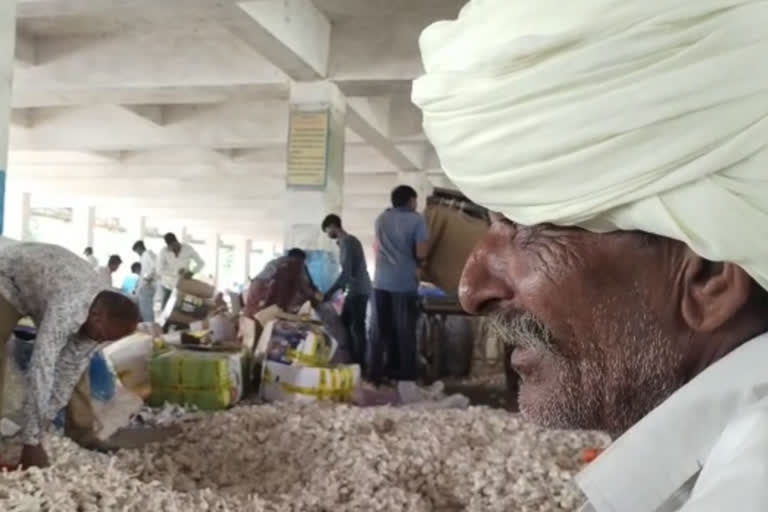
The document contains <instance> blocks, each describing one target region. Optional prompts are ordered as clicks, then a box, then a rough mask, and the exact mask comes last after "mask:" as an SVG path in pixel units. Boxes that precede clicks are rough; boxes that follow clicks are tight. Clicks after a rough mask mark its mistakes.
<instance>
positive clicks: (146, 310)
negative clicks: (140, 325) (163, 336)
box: [136, 283, 157, 322]
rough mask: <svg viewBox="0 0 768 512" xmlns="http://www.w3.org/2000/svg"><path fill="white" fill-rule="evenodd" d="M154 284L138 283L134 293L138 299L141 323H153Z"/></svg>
mask: <svg viewBox="0 0 768 512" xmlns="http://www.w3.org/2000/svg"><path fill="white" fill-rule="evenodd" d="M156 290H157V288H156V287H155V284H154V283H150V284H147V283H140V284H139V289H138V291H137V293H136V296H137V298H138V299H139V314H140V315H141V321H142V322H154V321H155V291H156Z"/></svg>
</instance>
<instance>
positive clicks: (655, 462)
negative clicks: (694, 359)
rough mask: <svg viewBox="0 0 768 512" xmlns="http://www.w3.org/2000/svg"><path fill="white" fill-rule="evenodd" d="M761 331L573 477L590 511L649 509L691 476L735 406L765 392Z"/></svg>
mask: <svg viewBox="0 0 768 512" xmlns="http://www.w3.org/2000/svg"><path fill="white" fill-rule="evenodd" d="M766 362H768V333H766V334H762V335H760V336H758V337H757V338H755V339H753V340H751V341H749V342H747V343H745V344H744V345H742V346H740V347H739V348H737V349H736V350H734V351H733V352H731V353H730V354H728V355H727V356H725V357H724V358H723V359H721V360H720V361H718V362H716V363H715V364H713V365H712V366H710V367H709V368H707V369H706V370H705V371H703V372H702V373H701V374H699V375H698V376H696V378H694V379H693V380H692V381H691V382H689V383H688V384H686V385H685V386H683V387H682V388H680V389H679V390H678V391H676V392H675V393H674V394H673V395H672V396H670V397H669V398H668V399H667V400H666V401H664V403H662V404H661V405H660V406H658V407H657V408H656V409H654V410H653V411H651V413H650V414H648V415H647V416H646V417H645V418H643V419H642V420H641V421H640V422H639V423H638V424H636V425H635V426H634V427H632V428H631V429H630V430H629V431H627V432H626V433H625V434H624V435H623V436H621V437H620V438H619V439H617V440H616V441H615V442H614V443H613V444H612V445H611V446H610V447H609V448H608V450H606V451H605V452H604V453H603V454H602V455H600V457H599V458H598V459H597V460H596V461H594V462H593V463H592V464H591V465H589V466H588V467H587V468H586V469H585V470H584V471H582V472H581V473H580V474H579V475H578V476H577V477H576V481H577V482H578V484H579V487H581V489H582V490H583V491H584V493H585V494H586V496H587V498H588V499H589V502H590V503H591V505H592V506H593V507H594V509H595V510H596V511H597V512H614V511H615V512H649V511H655V510H658V509H659V507H661V506H662V504H664V502H665V501H667V499H668V498H669V497H670V496H672V495H673V494H674V493H675V492H676V491H678V489H680V488H681V487H682V486H683V485H684V484H685V483H686V482H687V481H689V480H690V479H691V478H692V477H694V476H695V475H696V474H697V473H698V472H699V471H700V470H701V468H702V467H703V465H704V462H705V460H706V459H707V456H708V454H709V452H710V450H711V448H712V446H713V445H714V444H715V442H717V440H718V438H719V437H720V435H721V433H722V432H723V430H724V429H725V427H726V426H727V424H728V422H729V421H730V420H732V419H733V418H734V417H735V416H736V415H737V414H738V413H739V412H741V411H743V410H744V409H745V408H746V407H748V406H750V405H752V404H754V403H755V402H757V401H758V400H760V399H761V398H763V397H765V396H767V395H768V372H766Z"/></svg>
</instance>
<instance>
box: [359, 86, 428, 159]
mask: <svg viewBox="0 0 768 512" xmlns="http://www.w3.org/2000/svg"><path fill="white" fill-rule="evenodd" d="M388 119H389V103H388V102H377V101H375V100H373V101H372V100H371V99H370V98H354V99H353V98H349V99H348V100H347V126H348V127H349V128H350V129H351V130H352V131H353V132H355V133H356V134H357V135H359V136H360V138H362V139H363V140H364V141H366V142H367V143H368V144H370V145H371V146H373V147H374V148H375V149H376V150H377V151H378V152H379V153H381V155H382V156H384V158H386V159H387V160H388V161H389V162H391V163H392V165H394V167H395V168H396V169H398V170H401V171H416V170H419V169H421V168H422V165H423V161H421V159H420V158H414V157H413V155H409V154H408V153H406V152H405V151H402V150H401V149H400V148H398V147H397V145H395V144H394V143H393V142H392V139H390V137H389V134H388V133H387V132H388Z"/></svg>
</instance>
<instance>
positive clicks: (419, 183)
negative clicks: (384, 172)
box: [397, 171, 434, 212]
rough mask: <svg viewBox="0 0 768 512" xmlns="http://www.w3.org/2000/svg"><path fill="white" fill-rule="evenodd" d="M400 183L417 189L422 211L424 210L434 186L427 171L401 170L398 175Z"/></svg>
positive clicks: (419, 208)
mask: <svg viewBox="0 0 768 512" xmlns="http://www.w3.org/2000/svg"><path fill="white" fill-rule="evenodd" d="M397 184H398V185H408V186H410V187H413V189H414V190H416V193H417V194H419V198H418V200H419V206H418V210H419V211H420V212H422V211H424V207H425V206H426V204H427V197H429V195H430V194H431V193H432V190H433V189H434V187H433V186H432V182H430V181H429V177H428V176H427V173H426V172H424V171H401V172H399V173H398V175H397Z"/></svg>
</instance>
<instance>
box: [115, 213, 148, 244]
mask: <svg viewBox="0 0 768 512" xmlns="http://www.w3.org/2000/svg"><path fill="white" fill-rule="evenodd" d="M120 222H121V223H122V224H123V225H124V226H125V229H126V230H127V234H128V235H129V237H130V240H131V245H133V243H134V242H136V241H137V240H144V237H145V236H147V218H146V217H130V218H123V219H121V221H120Z"/></svg>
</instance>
